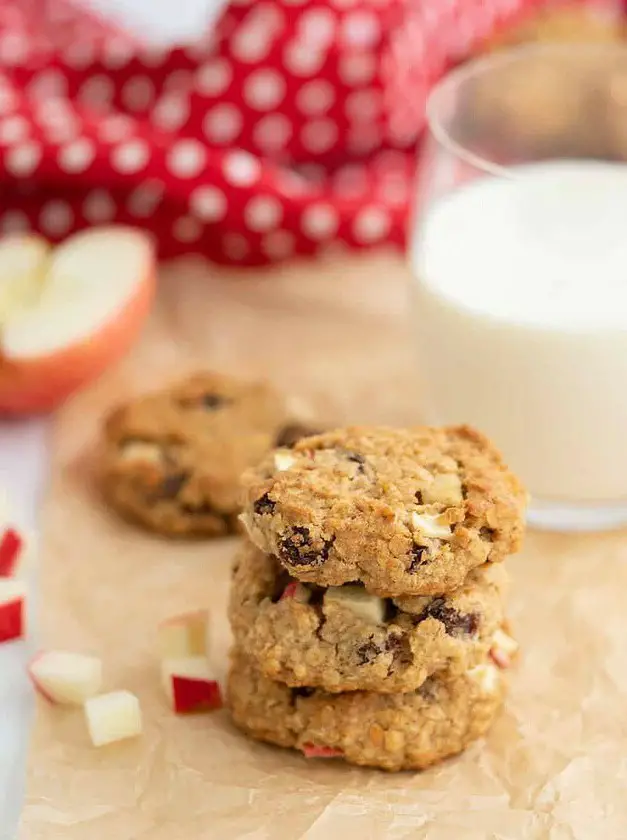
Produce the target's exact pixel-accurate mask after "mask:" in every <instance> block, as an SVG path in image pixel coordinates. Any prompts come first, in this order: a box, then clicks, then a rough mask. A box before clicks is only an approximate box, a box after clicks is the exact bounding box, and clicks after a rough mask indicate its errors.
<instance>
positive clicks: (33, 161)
mask: <svg viewBox="0 0 627 840" xmlns="http://www.w3.org/2000/svg"><path fill="white" fill-rule="evenodd" d="M40 160H41V146H40V145H39V144H38V143H35V142H34V141H27V142H26V143H20V144H19V146H13V148H11V149H9V150H8V151H7V153H6V157H5V165H6V168H7V169H8V170H9V172H10V173H11V175H16V176H26V175H32V174H33V172H34V171H35V170H36V169H37V167H38V166H39V161H40Z"/></svg>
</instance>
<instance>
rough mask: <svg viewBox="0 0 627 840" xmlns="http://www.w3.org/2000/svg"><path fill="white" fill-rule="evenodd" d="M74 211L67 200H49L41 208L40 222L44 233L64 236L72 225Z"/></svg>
mask: <svg viewBox="0 0 627 840" xmlns="http://www.w3.org/2000/svg"><path fill="white" fill-rule="evenodd" d="M73 221H74V213H73V212H72V208H71V207H70V206H69V204H66V202H65V201H48V202H47V204H45V205H44V206H43V208H42V210H41V213H40V215H39V223H40V225H41V227H42V228H43V231H44V233H47V234H49V235H50V236H62V235H63V234H64V233H67V232H68V230H69V229H70V228H71V227H72V222H73Z"/></svg>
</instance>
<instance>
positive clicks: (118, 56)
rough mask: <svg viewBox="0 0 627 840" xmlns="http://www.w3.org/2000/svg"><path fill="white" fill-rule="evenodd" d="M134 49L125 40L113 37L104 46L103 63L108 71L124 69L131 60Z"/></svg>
mask: <svg viewBox="0 0 627 840" xmlns="http://www.w3.org/2000/svg"><path fill="white" fill-rule="evenodd" d="M133 54H134V49H133V47H132V46H131V44H130V43H129V42H128V41H127V40H126V38H121V37H118V36H116V35H113V36H111V37H109V38H107V40H106V41H105V44H104V63H105V65H106V66H107V67H108V68H109V69H110V70H117V69H119V68H120V67H124V66H125V65H126V64H128V62H129V61H130V60H131V58H133Z"/></svg>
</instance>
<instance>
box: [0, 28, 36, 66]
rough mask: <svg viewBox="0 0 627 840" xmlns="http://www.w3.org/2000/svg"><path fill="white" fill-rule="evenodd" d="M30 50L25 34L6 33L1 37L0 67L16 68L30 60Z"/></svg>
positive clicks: (16, 32)
mask: <svg viewBox="0 0 627 840" xmlns="http://www.w3.org/2000/svg"><path fill="white" fill-rule="evenodd" d="M29 53H30V48H29V45H28V40H27V38H26V35H25V34H22V33H21V32H19V31H18V30H15V31H13V32H8V31H5V32H4V33H3V34H2V35H1V36H0V66H5V67H7V66H14V65H15V64H20V63H22V62H24V61H26V60H27V59H28V56H29Z"/></svg>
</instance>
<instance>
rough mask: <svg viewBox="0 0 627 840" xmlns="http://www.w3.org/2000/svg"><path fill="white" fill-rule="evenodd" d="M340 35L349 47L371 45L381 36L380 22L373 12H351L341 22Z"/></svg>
mask: <svg viewBox="0 0 627 840" xmlns="http://www.w3.org/2000/svg"><path fill="white" fill-rule="evenodd" d="M342 35H343V37H344V42H345V43H346V45H347V46H349V47H372V46H374V45H375V44H376V43H377V41H379V39H380V38H381V35H382V32H381V24H380V23H379V19H378V18H377V16H376V15H375V14H374V12H368V11H365V10H360V11H355V12H351V13H350V14H349V15H348V17H347V18H345V20H344V21H343V23H342Z"/></svg>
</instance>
